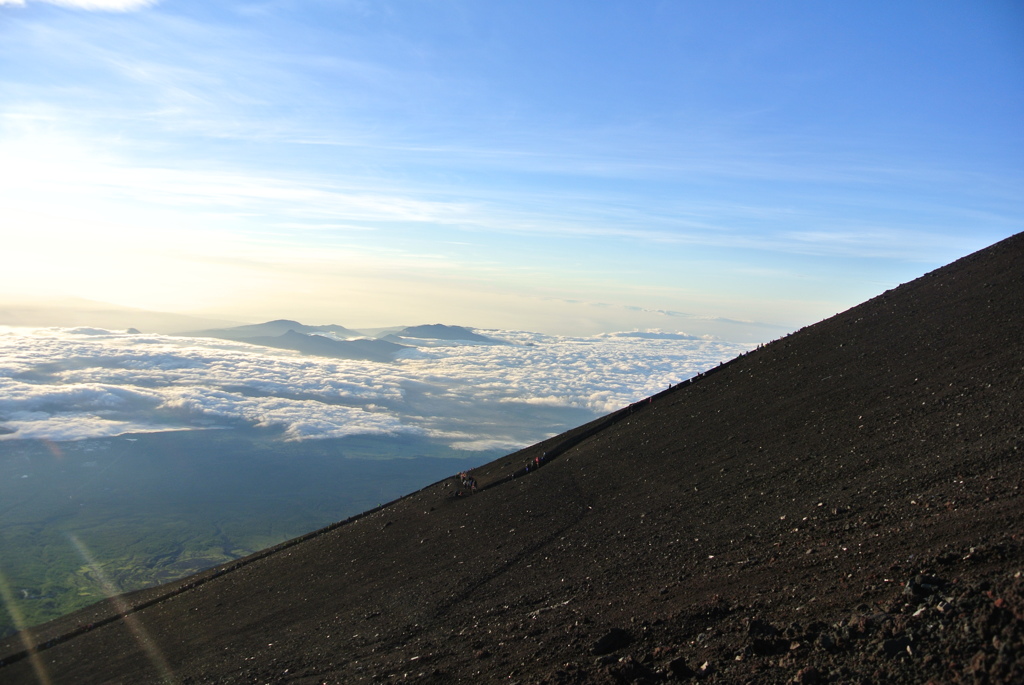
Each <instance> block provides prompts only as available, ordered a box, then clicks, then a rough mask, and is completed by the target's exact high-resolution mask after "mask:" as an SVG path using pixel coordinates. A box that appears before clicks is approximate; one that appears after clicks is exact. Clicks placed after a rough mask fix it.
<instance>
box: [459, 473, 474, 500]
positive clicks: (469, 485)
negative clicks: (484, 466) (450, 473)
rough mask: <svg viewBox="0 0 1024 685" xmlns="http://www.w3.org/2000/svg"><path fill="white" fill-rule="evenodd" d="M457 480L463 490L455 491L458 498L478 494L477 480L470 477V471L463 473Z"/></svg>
mask: <svg viewBox="0 0 1024 685" xmlns="http://www.w3.org/2000/svg"><path fill="white" fill-rule="evenodd" d="M457 478H458V479H459V484H460V485H461V488H460V489H458V490H456V491H455V496H456V497H463V496H464V495H472V494H473V493H475V492H476V478H474V477H473V476H471V475H469V472H468V471H463V472H462V473H460V474H459V475H458V476H457Z"/></svg>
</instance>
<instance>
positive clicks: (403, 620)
mask: <svg viewBox="0 0 1024 685" xmlns="http://www.w3.org/2000/svg"><path fill="white" fill-rule="evenodd" d="M1022 341H1024V234H1022V235H1017V236H1014V237H1012V238H1009V239H1007V240H1005V241H1003V242H1001V243H998V244H997V245H995V246H993V247H991V248H988V249H987V250H984V251H982V252H979V253H976V254H974V255H971V256H968V257H966V258H964V259H962V260H959V261H957V262H955V263H954V264H951V265H949V266H947V267H944V268H942V269H938V270H936V271H934V272H932V273H930V274H928V275H926V276H924V277H922V278H920V279H918V280H916V281H913V282H911V283H907V284H905V285H903V286H900V287H899V288H897V289H895V290H892V291H889V292H886V293H884V294H883V295H880V296H879V297H877V298H875V299H873V300H871V301H869V302H866V303H865V304H863V305H860V306H858V307H855V308H853V309H850V310H849V311H846V312H843V313H842V314H839V315H837V316H835V317H833V318H831V319H828V320H826V321H823V322H821V323H819V324H817V325H815V326H811V327H809V328H806V329H803V330H801V331H798V332H796V333H794V334H793V335H790V336H787V337H786V338H783V339H781V340H778V341H776V342H773V343H771V344H769V345H766V346H764V347H763V348H761V349H758V350H756V351H753V352H751V353H750V354H747V355H744V356H742V357H740V358H738V359H736V360H734V361H733V362H731V363H729V364H726V365H724V366H722V367H720V368H718V369H715V370H713V372H711V373H707V374H705V375H704V376H703V377H700V378H698V379H696V380H695V381H694V382H690V383H685V384H682V385H680V386H677V387H676V388H673V389H671V390H669V391H666V392H664V393H661V394H660V395H659V396H657V397H655V398H652V400H651V401H649V402H643V403H640V404H638V405H636V406H634V407H632V408H630V409H627V410H624V411H623V412H620V413H619V414H617V415H615V416H613V417H611V418H610V419H601V420H599V421H597V422H595V423H594V424H592V425H591V426H583V427H580V428H578V429H576V430H575V431H570V432H569V433H567V434H565V435H563V436H558V437H556V438H552V439H551V440H548V441H546V442H544V443H541V444H538V445H536V446H533V447H531V448H528V449H525V450H523V451H521V452H518V453H516V454H513V455H510V456H508V457H504V458H502V459H499V460H497V461H495V462H492V463H491V464H489V465H487V466H484V467H482V468H480V469H477V470H476V471H475V473H474V475H475V477H476V479H477V481H478V483H479V485H480V490H479V491H478V492H477V493H476V494H473V495H469V496H461V497H456V496H454V493H455V491H456V488H458V487H459V485H458V484H457V483H456V482H455V481H454V479H452V480H449V481H447V482H443V483H439V484H436V485H434V486H431V487H428V488H426V489H424V490H422V491H420V492H418V493H415V494H413V495H411V496H409V497H407V498H404V499H402V500H400V501H398V502H396V503H393V504H391V505H389V506H387V507H384V508H382V509H379V510H376V511H373V512H370V513H368V514H367V515H365V516H362V517H360V518H358V519H357V520H353V521H351V522H347V523H343V524H341V525H337V526H334V527H331V528H330V529H326V530H325V531H322V532H320V533H318V534H313V535H310V536H306V537H304V538H303V539H300V540H299V541H296V542H294V543H293V544H287V543H286V544H285V545H282V546H280V547H278V548H276V549H275V550H273V551H272V552H270V553H265V554H260V555H256V556H255V557H252V558H249V559H248V560H246V561H244V562H241V563H237V562H236V563H235V564H233V565H232V566H231V567H229V568H228V569H222V570H221V571H219V572H207V573H205V574H201V575H199V576H195V577H192V578H190V579H187V580H186V581H182V582H179V583H177V584H172V585H168V586H163V587H160V588H154V589H151V590H147V591H142V592H139V593H136V594H134V595H130V596H126V597H123V598H120V599H119V600H118V601H117V602H109V603H103V604H99V605H95V606H93V607H90V608H88V609H85V610H83V611H81V612H79V613H77V614H72V615H70V616H68V617H65V618H64V619H61V620H58V621H55V622H53V623H50V624H46V625H44V626H40V627H39V628H37V629H34V630H33V631H32V633H31V635H23V636H22V637H23V640H19V639H11V640H9V641H8V642H7V643H5V644H4V645H2V648H0V658H4V657H6V659H7V661H8V663H7V664H6V665H5V666H3V667H0V681H3V682H5V683H25V682H35V681H36V680H37V678H39V677H40V676H42V677H45V678H48V679H50V681H51V682H55V683H96V682H123V683H142V682H161V680H164V681H166V682H180V683H264V682H289V683H303V684H305V683H359V682H366V683H371V682H382V683H386V682H423V683H448V682H456V681H461V682H509V683H515V682H518V683H537V682H544V683H657V682H675V681H689V680H694V681H697V680H699V681H703V682H708V683H744V682H750V683H788V682H797V683H927V682H935V683H1010V682H1024V630H1022V628H1024V577H1022V576H1021V572H1022V571H1024V549H1022V545H1024V493H1022V492H1021V487H1022V485H1024V460H1022V456H1024V454H1022V452H1024V344H1022ZM574 436H576V437H582V438H584V439H582V440H578V441H577V440H574V439H573V437H574ZM577 442H578V444H574V443H577ZM545 453H547V456H548V459H547V461H546V462H545V463H543V465H542V466H541V467H540V468H539V469H536V468H535V469H533V470H531V472H529V473H526V474H524V475H520V476H519V477H516V478H508V477H509V476H510V475H511V474H513V473H515V472H516V471H520V470H522V469H523V468H524V466H525V464H526V463H527V462H531V461H533V460H534V459H536V458H537V457H542V455H544V454H545ZM492 484H493V487H488V486H489V485H492ZM118 613H124V614H125V616H124V617H123V618H119V617H118ZM25 644H29V645H39V646H40V648H39V650H38V651H37V652H33V653H32V654H31V655H27V652H26V651H25V649H24V645H25ZM47 645H49V646H48V647H47Z"/></svg>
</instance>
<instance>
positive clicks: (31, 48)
mask: <svg viewBox="0 0 1024 685" xmlns="http://www.w3.org/2000/svg"><path fill="white" fill-rule="evenodd" d="M1022 122H1024V5H1021V3H1019V2H1013V1H1005V2H1004V1H999V0H971V1H964V2H946V1H935V0H927V1H924V2H916V1H914V0H908V1H906V2H900V3H889V2H867V1H863V2H847V3H822V2H810V1H808V2H773V3H763V2H732V1H724V2H715V3H708V2H690V1H687V0H674V1H670V2H659V1H657V0H649V1H645V2H636V1H635V0H621V1H619V0H607V1H599V2H593V1H590V0H587V1H582V0H580V1H572V0H566V1H564V2H549V1H542V2H539V1H533V0H522V1H520V2H514V3H507V2H478V1H475V0H464V1H460V0H416V1H413V0H409V1H389V0H374V1H372V2H371V1H369V0H367V1H365V2H364V1H361V0H266V1H262V2H261V1H248V2H236V1H233V0H225V1H222V2H221V1H219V2H206V1H204V2H199V1H193V0H46V1H42V0H0V237H2V244H3V249H2V251H0V263H2V268H0V295H2V296H5V297H8V298H17V297H29V296H33V297H41V296H42V297H62V296H75V297H80V298H86V299H90V300H97V301H101V302H110V303H115V304H117V305H122V306H129V307H138V308H144V309H150V310H158V311H171V312H181V313H189V314H197V315H204V316H215V317H220V318H226V319H230V320H234V321H238V322H255V321H264V320H269V319H276V318H289V319H297V320H301V321H303V322H305V323H310V324H326V323H337V324H341V325H345V326H349V327H354V328H360V327H371V326H389V325H399V324H401V325H413V324H420V323H434V322H443V323H447V324H457V325H466V326H475V327H482V328H501V329H520V330H531V331H540V332H544V333H548V334H553V335H594V334H596V333H600V332H611V331H628V330H662V331H670V332H684V333H687V334H694V335H706V334H713V335H716V336H718V337H719V338H721V339H724V340H739V339H743V340H746V341H751V340H768V339H772V338H775V337H778V335H779V334H780V331H786V330H793V329H795V328H798V327H800V326H803V325H807V324H810V323H814V322H816V321H819V320H821V319H823V318H827V317H828V316H831V315H833V314H835V313H836V312H839V311H842V310H844V309H847V308H849V307H851V306H853V305H855V304H858V303H859V302H862V301H864V300H866V299H868V298H870V297H872V296H874V295H877V294H879V293H881V292H883V291H884V290H887V289H889V288H892V287H895V286H897V285H899V284H900V283H903V282H906V281H909V280H912V279H913V278H916V277H917V276H920V275H922V274H924V273H926V272H928V271H930V270H932V269H934V268H936V267H938V266H941V265H943V264H946V263H948V262H950V261H953V260H954V259H956V258H959V257H961V256H964V255H966V254H969V253H970V252H973V251H975V250H978V249H981V248H982V247H985V246H987V245H989V244H991V243H993V242H996V241H998V240H1000V239H1002V238H1004V237H1007V236H1009V235H1012V234H1014V233H1017V232H1019V231H1021V230H1022V228H1024V192H1021V189H1022V187H1024V184H1022V180H1024V178H1022V177H1024V127H1022V125H1021V123H1022ZM0 323H2V322H0Z"/></svg>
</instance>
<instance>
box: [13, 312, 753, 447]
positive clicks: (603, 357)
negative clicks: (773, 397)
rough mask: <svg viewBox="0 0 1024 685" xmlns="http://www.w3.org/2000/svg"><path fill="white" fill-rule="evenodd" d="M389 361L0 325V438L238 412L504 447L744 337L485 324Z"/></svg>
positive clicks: (319, 428)
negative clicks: (473, 335) (466, 341)
mask: <svg viewBox="0 0 1024 685" xmlns="http://www.w3.org/2000/svg"><path fill="white" fill-rule="evenodd" d="M483 332H484V333H485V334H488V335H490V336H492V337H496V338H502V339H505V340H508V341H510V342H512V343H513V344H511V345H454V346H451V345H449V346H438V347H423V348H419V349H418V350H417V351H416V354H415V355H408V356H405V357H403V358H401V359H399V360H397V361H395V362H394V363H391V364H383V363H375V362H362V361H358V362H357V361H348V360H335V359H325V358H320V357H303V356H300V355H297V354H294V353H290V352H287V351H280V350H270V349H268V348H262V347H258V346H254V345H246V344H242V343H231V342H227V341H220V340H211V339H198V338H184V337H169V336H161V335H143V334H134V335H133V334H127V333H124V332H116V331H106V330H102V329H81V328H79V329H52V328H51V329H39V330H30V329H10V328H9V329H0V398H2V399H0V426H2V427H3V428H5V429H6V430H7V431H12V432H9V433H5V434H3V435H0V439H6V440H11V439H19V438H40V437H46V438H49V439H52V440H71V439H81V438H89V437H98V436H109V435H117V434H121V433H127V432H140V431H141V432H145V431H157V430H171V429H204V428H216V427H231V426H237V425H248V426H261V427H276V428H280V429H282V430H283V431H284V433H285V436H286V437H287V438H288V439H293V440H304V439H312V438H326V437H343V436H347V435H355V434H369V435H395V434H400V433H407V434H417V435H425V436H428V437H431V438H435V439H438V440H443V441H444V442H445V443H446V444H448V445H450V446H451V447H452V448H455V449H489V448H491V447H502V448H509V449H511V448H514V447H517V446H522V445H526V444H530V443H532V442H535V441H537V440H539V439H542V438H544V437H546V436H547V435H551V434H554V433H557V432H560V431H562V430H565V429H567V428H569V427H572V426H575V425H579V424H581V423H584V422H585V421H587V420H589V419H591V418H594V417H596V416H598V415H600V414H603V413H606V412H609V411H613V410H615V409H618V408H620V407H622V406H625V405H627V404H629V403H631V402H634V401H636V400H638V399H640V398H642V397H645V396H648V395H650V394H653V393H655V392H658V391H660V390H663V389H664V388H665V387H666V386H667V385H668V384H669V383H677V382H679V381H680V380H682V379H684V378H687V377H689V376H691V375H693V374H695V373H696V372H698V371H700V370H702V369H705V368H708V367H709V366H713V365H714V364H716V363H717V362H719V361H722V360H725V359H729V358H732V357H734V356H736V355H737V354H739V353H740V352H742V351H743V350H744V349H746V346H744V345H739V344H736V343H724V342H716V341H709V340H694V339H690V338H688V337H686V336H683V335H680V334H670V333H659V335H656V336H650V337H647V336H645V337H635V336H634V335H633V334H624V335H609V336H600V337H593V338H578V337H560V336H548V335H542V334H538V333H529V332H523V331H483Z"/></svg>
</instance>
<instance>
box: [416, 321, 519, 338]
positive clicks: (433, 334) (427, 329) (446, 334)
mask: <svg viewBox="0 0 1024 685" xmlns="http://www.w3.org/2000/svg"><path fill="white" fill-rule="evenodd" d="M397 335H399V336H401V337H403V338H427V339H432V340H468V341H472V342H500V341H498V340H495V339H494V338H488V337H487V336H486V335H480V334H479V333H474V332H473V331H471V330H470V329H468V328H465V327H463V326H447V325H445V324H443V323H432V324H424V325H421V326H409V327H407V328H403V329H402V330H401V331H399V332H398V334H397Z"/></svg>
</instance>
